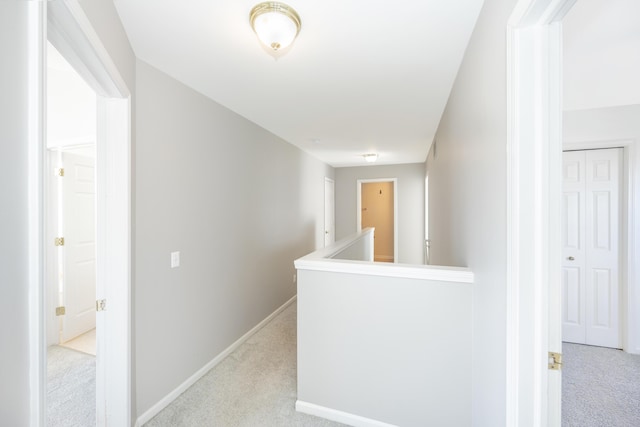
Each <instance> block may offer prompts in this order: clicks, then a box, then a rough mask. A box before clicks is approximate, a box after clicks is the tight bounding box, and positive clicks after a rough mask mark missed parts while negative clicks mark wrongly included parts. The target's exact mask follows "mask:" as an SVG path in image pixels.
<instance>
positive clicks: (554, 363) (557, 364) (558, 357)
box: [549, 351, 562, 371]
mask: <svg viewBox="0 0 640 427" xmlns="http://www.w3.org/2000/svg"><path fill="white" fill-rule="evenodd" d="M549 369H551V370H552V371H559V370H561V369H562V353H555V352H553V351H550V352H549Z"/></svg>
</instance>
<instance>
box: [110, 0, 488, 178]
mask: <svg viewBox="0 0 640 427" xmlns="http://www.w3.org/2000/svg"><path fill="white" fill-rule="evenodd" d="M114 3H115V5H116V8H117V10H118V13H119V14H120V16H121V19H122V22H123V24H124V27H125V29H126V31H127V34H128V36H129V39H130V41H131V44H132V46H133V49H134V51H135V53H136V55H137V56H138V57H139V58H140V59H142V60H143V61H146V62H148V63H149V64H151V65H153V66H155V67H156V68H158V69H160V70H162V71H164V72H165V73H167V74H169V75H171V76H173V77H174V78H176V79H177V80H179V81H181V82H183V83H184V84H186V85H187V86H190V87H191V88H193V89H195V90H197V91H198V92H201V93H202V94H204V95H206V96H208V97H209V98H211V99H213V100H214V101H216V102H218V103H220V104H222V105H224V106H225V107H227V108H229V109H231V110H233V111H235V112H236V113H238V114H240V115H242V116H244V117H245V118H247V119H249V120H251V121H252V122H255V123H256V124H258V125H260V126H262V127H263V128H265V129H267V130H269V131H271V132H272V133H274V134H276V135H278V136H280V137H281V138H283V139H285V140H286V141H288V142H290V143H292V144H294V145H296V146H298V147H300V148H301V149H303V150H305V151H307V152H309V153H311V154H313V155H314V156H316V157H318V158H319V159H321V160H323V161H325V162H327V163H329V164H331V165H333V166H353V165H363V164H365V162H364V159H363V158H362V154H364V153H369V152H377V153H378V154H379V159H378V164H393V163H413V162H423V161H424V160H425V158H426V155H427V150H428V148H429V146H430V144H431V141H432V139H433V136H434V134H435V131H436V129H437V126H438V123H439V121H440V116H441V115H442V112H443V109H444V107H445V105H446V102H447V99H448V96H449V92H450V90H451V87H452V85H453V81H454V79H455V76H456V73H457V71H458V68H459V66H460V62H461V60H462V57H463V55H464V50H465V48H466V46H467V43H468V40H469V37H470V35H471V32H472V30H473V27H474V25H475V21H476V19H477V16H478V13H479V11H480V8H481V6H482V0H447V1H442V0H420V1H418V0H400V1H394V2H389V1H379V0H366V1H365V0H350V1H344V0H323V1H317V0H290V1H287V3H288V4H289V5H290V6H292V7H293V8H295V9H296V10H297V12H298V13H299V15H300V17H301V20H302V30H301V31H300V34H299V36H298V38H297V39H296V41H295V42H294V44H293V45H292V46H291V48H289V49H288V51H287V52H285V53H284V54H283V55H281V56H280V57H279V58H277V59H274V58H273V57H272V56H270V55H269V54H268V53H267V52H266V50H265V49H263V48H262V47H261V45H260V44H259V42H258V40H257V37H256V36H255V34H254V33H253V31H252V29H251V27H250V25H249V19H248V16H249V11H250V10H251V8H252V7H253V6H254V5H255V4H257V3H258V1H248V0H206V1H205V0H184V1H175V0H174V1H169V0H115V1H114Z"/></svg>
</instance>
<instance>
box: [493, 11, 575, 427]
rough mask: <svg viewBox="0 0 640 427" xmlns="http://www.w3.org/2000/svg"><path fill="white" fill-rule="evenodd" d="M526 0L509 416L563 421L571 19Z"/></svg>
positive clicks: (514, 115)
mask: <svg viewBox="0 0 640 427" xmlns="http://www.w3.org/2000/svg"><path fill="white" fill-rule="evenodd" d="M575 1H576V0H519V1H518V3H517V4H516V6H515V8H514V10H513V12H512V14H511V16H510V17H509V21H508V23H507V52H506V54H507V62H506V63H507V206H506V208H507V262H506V278H507V280H506V289H505V292H506V296H507V317H506V325H505V327H506V332H507V334H506V338H507V339H506V344H507V345H506V354H507V362H506V363H507V366H506V425H510V426H546V425H548V426H559V425H560V420H561V413H560V405H561V374H560V371H557V370H556V371H552V370H549V369H548V362H549V352H550V351H554V352H561V351H562V342H561V339H562V338H561V333H562V332H561V295H560V271H561V270H560V261H561V259H560V257H561V251H560V239H559V237H560V229H561V220H560V217H561V213H560V212H561V204H560V188H561V187H560V186H561V182H562V180H561V165H562V19H563V18H564V16H565V15H566V13H567V12H568V11H569V10H570V9H571V7H572V6H573V4H574V3H575Z"/></svg>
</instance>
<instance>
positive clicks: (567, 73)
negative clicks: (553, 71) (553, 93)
mask: <svg viewBox="0 0 640 427" xmlns="http://www.w3.org/2000/svg"><path fill="white" fill-rule="evenodd" d="M563 35H564V46H563V50H564V58H563V68H564V82H563V85H564V108H565V109H566V110H581V109H588V108H605V107H612V106H619V105H632V104H640V77H639V76H640V1H638V0H606V1H605V0H578V1H577V2H576V4H575V5H574V6H573V8H572V9H571V10H570V11H569V13H568V14H567V16H566V17H565V19H564V21H563Z"/></svg>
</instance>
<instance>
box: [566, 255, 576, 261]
mask: <svg viewBox="0 0 640 427" xmlns="http://www.w3.org/2000/svg"><path fill="white" fill-rule="evenodd" d="M567 259H568V260H569V261H573V260H574V259H575V258H574V257H572V256H570V257H568V258H567Z"/></svg>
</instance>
